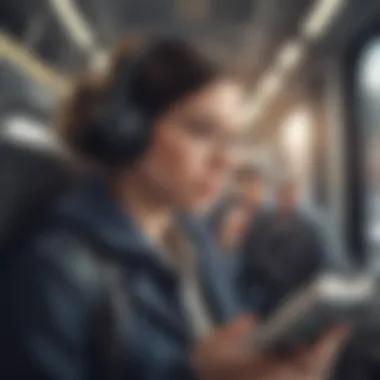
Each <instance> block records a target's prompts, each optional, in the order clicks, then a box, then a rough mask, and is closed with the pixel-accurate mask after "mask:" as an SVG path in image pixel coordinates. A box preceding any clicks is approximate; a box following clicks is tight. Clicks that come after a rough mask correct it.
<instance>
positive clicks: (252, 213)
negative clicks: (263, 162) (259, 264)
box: [208, 164, 264, 250]
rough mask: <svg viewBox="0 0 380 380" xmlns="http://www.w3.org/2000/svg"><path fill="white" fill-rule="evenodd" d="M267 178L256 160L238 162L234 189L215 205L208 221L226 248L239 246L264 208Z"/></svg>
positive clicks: (222, 245) (231, 248)
mask: <svg viewBox="0 0 380 380" xmlns="http://www.w3.org/2000/svg"><path fill="white" fill-rule="evenodd" d="M263 204H264V179H263V174H262V173H261V171H260V170H259V169H258V168H257V167H256V166H254V165H252V164H244V165H240V166H238V167H237V168H236V169H235V171H234V174H233V183H232V185H231V190H230V192H229V193H227V194H226V195H225V196H224V197H223V198H222V199H221V200H220V201H219V202H217V203H216V205H215V206H214V207H213V208H212V210H211V212H210V214H209V216H208V225H209V227H210V230H211V231H212V233H213V234H214V236H215V239H216V241H217V242H218V243H219V246H220V248H222V249H223V250H235V249H236V248H237V247H238V245H239V243H240V242H241V239H242V238H243V236H244V233H245V230H246V228H247V227H248V225H249V222H250V221H251V220H252V219H255V217H256V216H258V215H259V214H260V213H261V212H263Z"/></svg>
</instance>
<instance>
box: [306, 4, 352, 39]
mask: <svg viewBox="0 0 380 380" xmlns="http://www.w3.org/2000/svg"><path fill="white" fill-rule="evenodd" d="M345 3H346V0H316V1H315V5H314V6H313V8H312V10H311V12H310V13H309V15H308V16H307V17H306V19H305V21H304V22H303V23H302V34H303V35H304V37H306V38H308V39H311V40H314V39H317V38H319V37H320V36H321V35H322V34H323V32H324V31H325V30H326V29H327V28H328V27H329V25H330V24H331V22H332V21H333V19H334V18H335V17H336V16H337V14H338V13H339V11H340V10H341V9H342V6H343V5H345Z"/></svg>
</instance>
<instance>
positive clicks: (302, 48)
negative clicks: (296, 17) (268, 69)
mask: <svg viewBox="0 0 380 380" xmlns="http://www.w3.org/2000/svg"><path fill="white" fill-rule="evenodd" d="M305 53H306V45H305V44H304V43H303V42H302V41H301V40H294V41H289V42H288V43H286V44H285V45H284V46H283V47H282V48H281V50H280V51H279V53H278V57H277V66H278V69H279V70H282V71H284V72H288V71H291V70H293V69H295V68H296V67H297V66H298V65H299V63H300V62H301V60H302V59H303V58H304V56H305Z"/></svg>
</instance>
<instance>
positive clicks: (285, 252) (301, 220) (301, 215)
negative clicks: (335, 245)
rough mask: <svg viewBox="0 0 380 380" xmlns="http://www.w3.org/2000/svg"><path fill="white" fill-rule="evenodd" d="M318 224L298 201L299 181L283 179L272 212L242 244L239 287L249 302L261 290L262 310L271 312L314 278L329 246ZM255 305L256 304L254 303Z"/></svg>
mask: <svg viewBox="0 0 380 380" xmlns="http://www.w3.org/2000/svg"><path fill="white" fill-rule="evenodd" d="M321 235H322V231H320V229H319V227H318V224H317V223H316V222H314V220H313V219H312V218H311V217H309V216H308V215H307V214H306V213H305V212H303V210H302V209H301V207H300V205H299V194H298V190H297V186H296V184H294V183H293V182H286V183H283V184H282V185H281V186H280V187H279V189H278V191H277V197H276V204H275V206H274V209H273V211H272V212H270V213H267V214H265V215H261V218H260V219H258V220H256V221H255V222H254V223H253V224H252V225H251V226H250V228H249V229H248V231H247V233H246V237H245V242H244V243H243V245H242V275H241V278H240V288H241V291H242V293H243V294H244V293H245V294H246V296H245V299H246V302H247V304H248V305H247V306H249V304H250V303H253V302H254V301H252V293H253V294H254V295H255V297H254V300H256V299H257V292H260V293H261V297H260V299H261V300H262V304H261V306H260V309H261V312H262V313H263V314H267V313H269V312H271V311H272V310H273V309H274V308H275V307H276V306H277V305H278V304H279V302H280V301H281V300H282V299H283V297H284V296H285V295H286V294H287V293H289V292H290V291H292V290H294V289H296V288H298V287H300V286H302V285H303V284H304V283H305V282H307V281H309V280H311V279H312V277H313V276H315V275H316V274H317V273H318V272H319V271H320V269H321V268H322V266H323V265H324V263H325V259H326V256H327V247H326V245H325V241H324V239H323V237H322V236H321ZM252 307H257V305H255V304H253V305H252Z"/></svg>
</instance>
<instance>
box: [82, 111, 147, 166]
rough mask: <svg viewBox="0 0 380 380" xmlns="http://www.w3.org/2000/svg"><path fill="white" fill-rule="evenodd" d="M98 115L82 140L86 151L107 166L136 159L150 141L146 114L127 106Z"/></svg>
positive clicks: (83, 149) (131, 161) (83, 148)
mask: <svg viewBox="0 0 380 380" xmlns="http://www.w3.org/2000/svg"><path fill="white" fill-rule="evenodd" d="M114 111H115V112H114V113H113V114H108V115H107V117H102V118H100V119H98V120H97V121H96V122H95V123H94V124H93V125H92V126H89V131H88V133H87V134H85V136H84V137H83V139H82V140H81V141H80V142H79V144H78V145H80V147H81V149H82V151H83V152H85V153H86V154H88V155H90V156H92V157H94V158H96V160H98V161H99V162H101V163H102V164H105V165H107V166H120V165H122V164H125V163H133V162H134V161H136V160H137V159H138V158H139V157H140V156H141V155H142V154H143V152H144V150H145V149H146V147H147V145H148V141H149V137H150V129H151V128H149V125H148V122H147V120H146V118H145V117H142V114H141V113H140V112H137V110H134V109H125V108H124V109H123V110H122V111H120V110H119V111H116V110H114Z"/></svg>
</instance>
